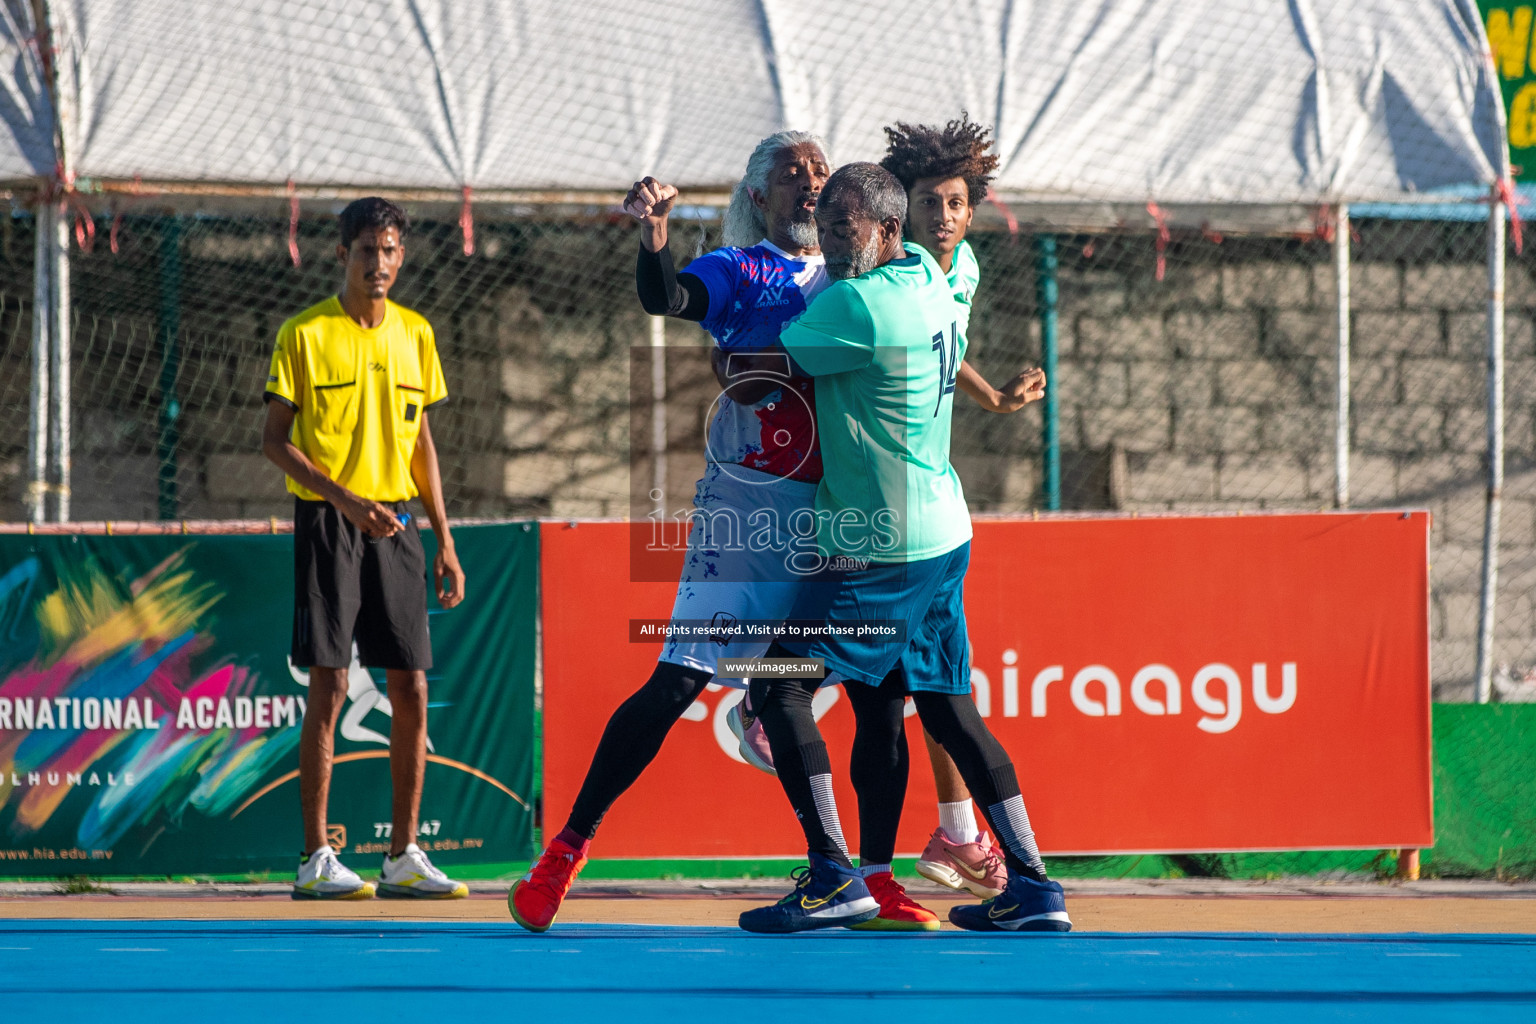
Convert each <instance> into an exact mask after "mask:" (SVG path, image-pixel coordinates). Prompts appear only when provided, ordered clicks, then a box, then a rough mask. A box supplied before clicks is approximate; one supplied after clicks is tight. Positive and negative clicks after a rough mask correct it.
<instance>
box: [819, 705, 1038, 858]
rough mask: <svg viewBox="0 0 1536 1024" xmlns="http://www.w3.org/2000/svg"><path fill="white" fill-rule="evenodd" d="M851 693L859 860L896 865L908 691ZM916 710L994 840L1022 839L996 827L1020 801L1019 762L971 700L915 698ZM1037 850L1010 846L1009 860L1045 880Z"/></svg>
mask: <svg viewBox="0 0 1536 1024" xmlns="http://www.w3.org/2000/svg"><path fill="white" fill-rule="evenodd" d="M844 688H845V689H846V690H847V691H848V696H849V699H850V700H851V701H852V703H853V707H854V713H855V715H856V716H857V718H858V729H859V732H858V736H857V737H856V738H855V740H854V746H853V764H852V767H851V773H852V776H853V779H854V786H855V788H856V789H857V790H858V793H859V852H860V856H861V859H862V860H863V861H864V862H865V863H870V864H888V863H890V859H891V855H892V854H893V853H894V851H895V848H896V829H897V826H898V825H899V824H900V823H901V806H902V801H903V800H904V798H905V796H906V781H907V735H906V729H905V727H904V725H903V722H902V711H903V702H902V693H903V691H902V689H901V688H900V686H899V685H892V680H891V678H890V677H889V676H888V677H887V678H886V681H885V682H884V683H882V684H881V686H880V687H879V688H878V689H876V688H874V687H870V686H865V685H863V684H860V683H849V684H846V685H845V687H844ZM912 702H913V703H914V704H915V705H916V706H917V714H918V717H919V718H920V719H921V721H922V723H923V727H924V728H925V729H927V730H928V733H929V735H931V736H932V737H933V738H934V739H935V740H937V741H938V743H939V745H940V746H942V747H943V748H944V750H945V751H946V752H947V753H948V754H949V756H950V757H951V758H953V759H954V762H955V766H956V767H957V768H958V769H959V770H960V777H961V778H962V779H964V780H965V784H966V787H967V788H968V789H970V791H971V795H972V796H973V797H974V798H975V799H976V803H977V804H978V805H979V806H980V808H981V812H982V815H983V816H984V817H985V818H986V819H987V823H988V825H989V827H991V828H992V832H993V835H999V836H1006V835H1008V834H1009V831H1011V832H1013V833H1014V834H1017V833H1018V832H1019V831H1020V830H1019V829H1017V828H1015V829H1012V830H1009V831H1004V830H999V829H998V827H997V824H996V823H995V822H994V821H993V820H992V809H993V808H994V807H997V806H999V805H1001V804H1002V803H1004V802H1005V801H1007V800H1009V799H1010V798H1012V797H1017V796H1019V780H1018V775H1017V773H1016V772H1015V771H1014V767H1013V760H1012V758H1010V757H1009V756H1008V752H1007V751H1006V750H1004V749H1003V745H1002V744H1001V743H999V742H998V740H997V737H996V736H994V735H992V730H990V729H988V728H987V724H986V723H985V722H984V721H982V719H981V714H980V713H979V712H978V711H977V710H976V704H975V702H974V701H973V700H972V699H971V697H970V695H969V694H948V693H924V692H917V693H913V694H912ZM861 779H862V782H861ZM866 794H868V795H866ZM1029 844H1030V848H1029V849H1020V850H1015V849H1013V848H1012V847H1011V845H1010V844H1007V843H1005V844H1004V851H1003V852H1004V854H1005V858H1006V860H1007V861H1008V866H1009V867H1011V868H1013V869H1014V870H1015V871H1017V872H1020V873H1021V874H1025V875H1028V876H1031V877H1035V876H1036V875H1037V874H1041V873H1040V871H1039V866H1038V853H1037V852H1036V851H1034V850H1033V846H1032V844H1033V837H1032V836H1031V837H1030V840H1029ZM1041 877H1043V874H1041Z"/></svg>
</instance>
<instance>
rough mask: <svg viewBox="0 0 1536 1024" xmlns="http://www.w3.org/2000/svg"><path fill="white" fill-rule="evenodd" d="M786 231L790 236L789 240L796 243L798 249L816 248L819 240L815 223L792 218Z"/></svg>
mask: <svg viewBox="0 0 1536 1024" xmlns="http://www.w3.org/2000/svg"><path fill="white" fill-rule="evenodd" d="M784 233H785V234H786V235H788V236H789V240H790V241H791V242H793V243H794V244H795V247H796V248H797V249H814V248H816V246H817V244H818V241H819V239H817V237H816V225H815V224H814V223H804V224H802V223H801V222H799V221H797V220H792V221H790V222H789V225H788V226H787V227H786V229H785V231H784Z"/></svg>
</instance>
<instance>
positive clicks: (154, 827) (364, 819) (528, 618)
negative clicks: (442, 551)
mask: <svg viewBox="0 0 1536 1024" xmlns="http://www.w3.org/2000/svg"><path fill="white" fill-rule="evenodd" d="M454 537H455V539H456V540H457V542H458V547H459V554H460V558H461V559H462V560H463V563H464V565H465V567H466V569H467V571H468V574H469V579H468V584H467V586H466V593H467V595H468V596H467V598H466V600H465V601H464V603H463V604H461V605H460V606H459V607H458V608H456V609H454V610H453V611H451V612H443V611H442V610H441V609H439V608H438V607H437V604H436V599H435V598H433V599H431V600H432V604H431V611H432V615H431V619H430V622H431V629H432V647H433V659H434V661H435V663H436V667H435V668H434V669H433V670H432V671H431V672H429V673H428V680H429V684H430V712H429V715H428V737H429V738H428V750H429V753H428V765H427V776H426V792H425V796H424V798H423V800H422V807H421V819H422V825H421V830H420V831H421V834H420V836H419V837H418V840H417V841H418V842H419V843H420V844H421V845H422V847H423V848H424V849H427V850H428V851H430V852H431V854H432V857H433V859H434V860H435V861H437V862H438V863H439V864H442V865H445V866H446V865H453V864H464V863H473V862H490V861H506V860H515V859H519V858H524V857H527V856H528V855H529V854H530V852H531V842H532V824H533V813H532V807H531V804H532V798H531V796H530V795H529V794H530V790H531V789H532V783H533V778H534V772H533V757H534V750H533V738H534V737H533V727H534V723H533V670H534V643H535V615H536V607H535V592H536V591H535V585H536V568H535V567H536V564H537V559H538V533H537V531H536V530H534V529H533V526H532V524H528V523H509V524H498V525H493V526H464V527H460V528H458V529H456V530H455V531H454ZM423 540H424V541H425V543H426V545H427V552H428V559H429V560H430V558H431V557H432V552H433V549H434V541H433V535H432V534H431V533H424V534H423ZM292 566H293V538H292V537H291V536H229V537H221V536H193V537H184V536H121V535H119V536H115V537H104V536H80V535H75V536H35V537H28V536H5V537H0V874H5V875H51V874H98V875H101V874H113V875H118V874H167V873H170V874H186V873H200V874H201V873H210V874H211V873H223V872H247V871H249V872H263V871H275V872H286V871H290V870H292V868H293V866H294V863H295V861H296V858H297V855H298V852H299V847H300V846H301V845H302V837H301V834H300V829H299V795H298V781H297V769H298V739H299V728H300V722H301V720H302V718H303V715H304V706H305V702H304V697H305V687H306V684H307V682H308V677H307V673H305V672H304V671H303V670H301V669H295V668H293V667H292V665H290V663H289V661H288V644H289V623H290V620H291V616H292V608H293V598H292V586H293V568H292ZM350 683H351V686H350V690H349V692H348V695H347V698H348V699H347V706H346V708H345V710H344V711H343V713H342V718H341V722H340V724H339V726H338V730H337V737H336V767H335V775H334V778H333V781H332V785H331V803H330V822H331V825H330V830H331V835H330V838H331V843H332V845H333V846H335V847H337V848H338V849H340V850H341V851H343V853H344V854H345V855H347V856H350V857H351V858H352V859H353V861H354V862H355V863H354V867H356V868H357V870H359V871H365V866H366V865H368V864H370V863H371V862H372V861H373V859H374V858H375V857H377V856H379V855H380V854H381V853H382V852H384V851H385V848H386V844H387V843H388V842H389V840H390V835H389V832H390V827H391V826H390V786H389V768H388V764H389V762H388V749H389V748H388V744H389V728H390V706H389V701H388V698H387V695H386V692H385V685H384V678H383V673H382V672H370V671H369V670H367V669H364V668H362V667H361V666H359V665H357V664H356V662H355V661H354V663H353V666H352V670H351V676H350ZM365 873H366V872H365Z"/></svg>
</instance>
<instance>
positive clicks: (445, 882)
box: [379, 843, 469, 900]
mask: <svg viewBox="0 0 1536 1024" xmlns="http://www.w3.org/2000/svg"><path fill="white" fill-rule="evenodd" d="M379 895H380V896H403V897H408V898H409V897H415V898H418V899H429V900H459V899H463V898H464V897H465V896H468V895H469V886H467V885H465V884H464V883H463V882H455V881H454V880H453V879H451V878H449V877H448V876H447V875H445V874H443V873H442V872H441V871H439V870H438V869H437V868H435V867H433V866H432V862H431V861H429V860H427V855H426V854H424V853H422V852H421V847H419V846H417V845H416V844H415V843H412V844H411V845H410V846H407V847H406V848H405V852H403V853H402V854H400V856H398V857H390V856H385V858H384V867H383V868H382V869H381V870H380V871H379Z"/></svg>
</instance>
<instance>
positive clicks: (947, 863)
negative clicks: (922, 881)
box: [917, 828, 1008, 900]
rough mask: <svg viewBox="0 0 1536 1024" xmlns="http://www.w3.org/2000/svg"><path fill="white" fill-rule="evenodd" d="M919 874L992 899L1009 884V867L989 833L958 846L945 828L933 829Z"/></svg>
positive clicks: (921, 861)
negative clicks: (974, 840)
mask: <svg viewBox="0 0 1536 1024" xmlns="http://www.w3.org/2000/svg"><path fill="white" fill-rule="evenodd" d="M917 873H918V874H920V875H922V876H923V877H924V878H926V879H928V880H929V881H930V882H938V883H939V884H940V885H947V886H949V887H950V888H951V889H966V890H969V891H970V892H971V893H973V894H975V895H977V896H980V897H981V898H982V899H984V900H986V899H991V898H992V897H993V896H996V895H997V894H998V893H1000V892H1002V891H1003V889H1004V888H1005V887H1006V886H1007V885H1008V867H1007V865H1005V864H1004V863H1003V854H1002V851H1001V850H999V849H998V848H997V847H996V846H994V845H993V843H992V837H991V836H989V835H987V834H986V833H985V832H983V833H982V834H981V837H980V838H979V839H977V840H976V842H974V843H957V842H954V841H953V840H952V839H950V838H949V833H948V832H945V831H944V830H943V829H942V828H936V829H934V830H933V835H932V836H931V837H929V839H928V845H927V847H925V848H924V849H923V855H922V856H921V857H919V858H918V859H917Z"/></svg>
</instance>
